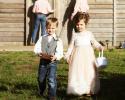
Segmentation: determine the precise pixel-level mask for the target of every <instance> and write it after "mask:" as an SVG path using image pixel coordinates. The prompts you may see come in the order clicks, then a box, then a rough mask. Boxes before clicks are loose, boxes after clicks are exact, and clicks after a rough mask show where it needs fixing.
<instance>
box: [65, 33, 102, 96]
mask: <svg viewBox="0 0 125 100" xmlns="http://www.w3.org/2000/svg"><path fill="white" fill-rule="evenodd" d="M93 46H95V47H97V48H98V47H99V46H101V45H100V44H99V43H98V42H97V41H96V40H95V38H94V36H93V34H92V33H91V32H89V31H83V32H80V33H74V34H73V37H72V41H71V44H70V47H69V48H68V51H67V53H66V58H67V59H69V61H70V63H69V72H68V88H67V93H68V94H76V95H82V94H89V93H90V92H91V93H93V94H96V93H97V92H98V90H99V88H100V84H99V79H98V73H97V69H96V62H95V54H94V50H93Z"/></svg>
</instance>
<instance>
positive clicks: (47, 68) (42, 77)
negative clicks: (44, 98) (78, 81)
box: [38, 59, 57, 98]
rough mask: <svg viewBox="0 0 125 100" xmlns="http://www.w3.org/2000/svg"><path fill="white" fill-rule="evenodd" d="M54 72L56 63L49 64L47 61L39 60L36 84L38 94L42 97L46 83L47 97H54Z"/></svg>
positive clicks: (55, 84) (55, 85) (55, 83)
mask: <svg viewBox="0 0 125 100" xmlns="http://www.w3.org/2000/svg"><path fill="white" fill-rule="evenodd" d="M56 70H57V61H54V62H50V61H48V60H43V59H41V60H40V65H39V69H38V84H39V90H40V94H41V95H43V92H44V90H45V89H46V81H47V84H48V97H49V98H50V97H55V96H56V88H57V82H56Z"/></svg>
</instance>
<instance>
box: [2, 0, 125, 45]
mask: <svg viewBox="0 0 125 100" xmlns="http://www.w3.org/2000/svg"><path fill="white" fill-rule="evenodd" d="M33 1H34V0H0V43H5V42H8V43H22V44H24V43H26V41H29V42H31V32H32V29H33V19H34V17H33V14H32V12H31V9H32V5H33ZM74 1H75V0H49V2H50V3H51V4H52V7H53V9H55V12H54V14H53V15H52V16H55V17H57V18H58V19H59V21H60V23H59V29H58V32H57V33H58V35H59V34H60V33H61V38H62V40H63V41H64V45H65V46H66V45H67V34H68V33H67V24H68V21H69V20H68V18H67V19H66V23H65V26H64V27H62V22H63V20H64V17H65V14H66V11H67V8H68V6H70V3H71V2H74ZM88 1H89V7H90V10H89V14H90V21H89V24H88V26H87V28H88V30H90V31H92V32H93V33H94V35H95V37H96V39H97V40H98V41H100V40H101V41H103V42H105V41H106V40H109V42H110V46H112V45H113V46H117V45H119V43H120V42H123V41H124V40H125V0H88ZM25 10H26V12H25ZM70 10H72V9H70ZM25 15H26V16H25ZM67 16H68V13H67ZM25 19H26V20H25ZM25 29H26V30H25ZM61 30H63V31H61ZM29 37H30V39H29ZM26 44H27V43H26Z"/></svg>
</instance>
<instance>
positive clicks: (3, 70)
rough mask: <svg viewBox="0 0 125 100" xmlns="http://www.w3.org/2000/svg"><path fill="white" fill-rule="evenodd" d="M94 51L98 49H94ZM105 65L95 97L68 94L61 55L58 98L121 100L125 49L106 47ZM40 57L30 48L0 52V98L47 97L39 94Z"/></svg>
mask: <svg viewBox="0 0 125 100" xmlns="http://www.w3.org/2000/svg"><path fill="white" fill-rule="evenodd" d="M96 54H97V52H96ZM105 56H106V57H107V58H108V66H107V68H105V69H103V70H100V71H99V73H100V76H99V77H100V81H101V90H100V93H99V94H98V95H97V96H94V97H85V96H82V97H78V96H73V95H71V96H67V94H66V87H67V73H68V65H67V64H66V62H65V61H64V60H63V59H62V60H61V61H60V63H59V65H58V71H57V82H58V88H57V100H124V99H125V96H124V95H125V50H123V49H119V50H107V51H105ZM38 64H39V57H37V56H36V55H34V53H33V52H6V51H3V52H0V100H46V97H47V95H45V97H44V98H42V97H40V96H39V95H38V86H37V69H38Z"/></svg>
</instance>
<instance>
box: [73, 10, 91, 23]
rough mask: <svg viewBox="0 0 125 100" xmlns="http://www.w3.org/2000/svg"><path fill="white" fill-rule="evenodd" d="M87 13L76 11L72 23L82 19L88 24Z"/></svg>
mask: <svg viewBox="0 0 125 100" xmlns="http://www.w3.org/2000/svg"><path fill="white" fill-rule="evenodd" d="M89 18H90V17H89V14H88V13H87V12H77V13H76V15H75V16H74V18H73V23H74V25H76V24H77V23H78V22H79V21H80V20H82V19H84V22H85V24H86V25H87V24H88V21H89Z"/></svg>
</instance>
